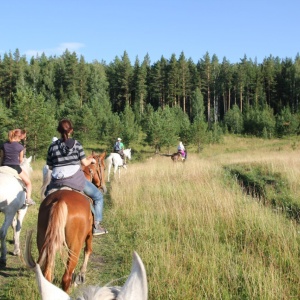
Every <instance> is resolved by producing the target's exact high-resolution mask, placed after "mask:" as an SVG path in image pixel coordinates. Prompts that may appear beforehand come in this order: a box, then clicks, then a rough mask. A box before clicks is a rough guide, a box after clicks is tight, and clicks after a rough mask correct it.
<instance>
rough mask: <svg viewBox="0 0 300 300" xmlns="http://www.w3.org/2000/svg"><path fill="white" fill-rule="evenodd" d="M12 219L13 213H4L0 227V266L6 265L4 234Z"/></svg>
mask: <svg viewBox="0 0 300 300" xmlns="http://www.w3.org/2000/svg"><path fill="white" fill-rule="evenodd" d="M13 219H14V215H13V214H8V215H7V214H6V215H5V219H4V223H3V225H2V227H1V229H0V239H1V257H0V267H6V253H7V248H6V235H7V230H8V227H9V226H10V225H11V223H12V221H13Z"/></svg>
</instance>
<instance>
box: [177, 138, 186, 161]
mask: <svg viewBox="0 0 300 300" xmlns="http://www.w3.org/2000/svg"><path fill="white" fill-rule="evenodd" d="M177 150H178V152H179V153H180V154H181V155H182V157H183V158H185V148H184V146H183V144H182V142H181V141H180V142H179V144H178V147H177Z"/></svg>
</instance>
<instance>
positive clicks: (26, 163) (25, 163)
mask: <svg viewBox="0 0 300 300" xmlns="http://www.w3.org/2000/svg"><path fill="white" fill-rule="evenodd" d="M31 160H32V156H30V157H28V158H26V157H24V159H23V161H22V163H21V167H22V168H23V169H24V170H25V171H26V173H27V174H28V176H29V177H30V176H31V173H32V167H31V165H30V163H31Z"/></svg>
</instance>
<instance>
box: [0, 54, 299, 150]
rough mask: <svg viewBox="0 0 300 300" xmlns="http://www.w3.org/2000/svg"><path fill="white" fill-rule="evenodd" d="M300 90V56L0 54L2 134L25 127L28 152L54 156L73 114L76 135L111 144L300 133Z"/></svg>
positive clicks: (169, 143)
mask: <svg viewBox="0 0 300 300" xmlns="http://www.w3.org/2000/svg"><path fill="white" fill-rule="evenodd" d="M299 95H300V57H299V54H297V55H296V57H295V59H292V58H285V59H280V58H278V57H273V56H269V57H267V58H265V59H264V60H263V62H262V63H257V62H256V61H253V60H252V59H247V57H246V56H244V57H243V58H242V59H241V60H240V62H238V63H230V62H229V61H228V60H227V59H226V58H223V60H222V61H221V62H220V61H219V59H218V57H217V56H216V55H212V56H210V55H209V53H205V55H203V57H202V58H200V59H199V60H198V62H196V63H195V62H193V61H192V60H191V59H187V58H186V57H185V55H184V53H183V52H182V53H181V54H180V56H179V58H176V56H175V54H173V55H171V57H170V58H169V59H166V58H164V57H163V56H162V57H161V59H160V60H159V61H156V62H154V63H151V60H150V57H149V55H146V56H145V57H144V59H143V61H140V60H139V59H138V57H137V58H136V59H135V61H134V63H133V64H132V63H131V61H130V59H129V57H128V54H127V52H126V51H124V53H123V55H122V56H121V57H116V58H115V59H114V61H112V62H110V63H106V62H104V61H101V62H99V61H97V60H95V61H93V62H92V63H87V62H86V61H85V59H84V57H83V56H80V57H78V56H77V54H76V53H75V52H72V53H71V52H70V51H68V50H66V51H65V52H64V53H63V54H62V55H61V56H58V57H57V56H50V57H47V56H46V55H45V54H41V55H40V56H37V57H31V58H30V59H29V60H27V58H26V57H25V56H21V54H20V52H19V50H18V49H16V50H15V52H14V53H11V52H9V53H4V55H3V57H2V56H0V141H4V140H5V139H6V138H7V131H8V130H10V129H12V128H17V127H19V128H24V129H26V130H27V132H28V134H27V136H28V144H27V149H28V150H29V151H31V152H32V153H33V154H34V155H45V149H47V147H48V145H49V140H50V139H51V137H52V136H53V135H55V134H56V130H55V129H56V125H57V120H59V119H61V118H63V117H67V118H70V119H71V120H72V121H73V123H74V127H75V137H76V138H78V139H79V140H80V141H82V142H83V143H86V142H99V141H101V143H102V144H104V145H106V146H107V149H109V150H110V149H111V147H112V145H113V143H114V141H115V139H116V137H118V136H122V138H123V140H124V141H125V143H126V144H127V145H128V146H129V145H130V144H133V143H144V144H148V145H150V146H152V147H153V149H155V150H156V151H159V149H160V148H161V147H162V146H167V147H175V146H176V144H177V142H178V139H181V140H182V141H183V142H184V143H185V144H195V145H197V146H198V150H200V149H201V145H203V144H205V143H208V142H217V141H219V140H220V139H221V136H222V134H223V133H224V132H232V133H237V134H251V135H257V136H262V137H266V138H267V137H272V136H282V135H286V134H297V133H298V130H299Z"/></svg>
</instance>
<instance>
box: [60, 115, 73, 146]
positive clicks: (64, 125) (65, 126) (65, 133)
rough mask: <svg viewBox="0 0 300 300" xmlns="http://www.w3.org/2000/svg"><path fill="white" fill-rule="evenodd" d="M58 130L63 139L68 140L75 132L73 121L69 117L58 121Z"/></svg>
mask: <svg viewBox="0 0 300 300" xmlns="http://www.w3.org/2000/svg"><path fill="white" fill-rule="evenodd" d="M57 131H58V132H59V133H60V135H61V138H62V139H63V141H66V140H67V139H68V138H69V135H70V134H71V133H72V132H73V124H72V122H71V121H70V120H68V119H62V120H61V121H59V123H58V126H57Z"/></svg>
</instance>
